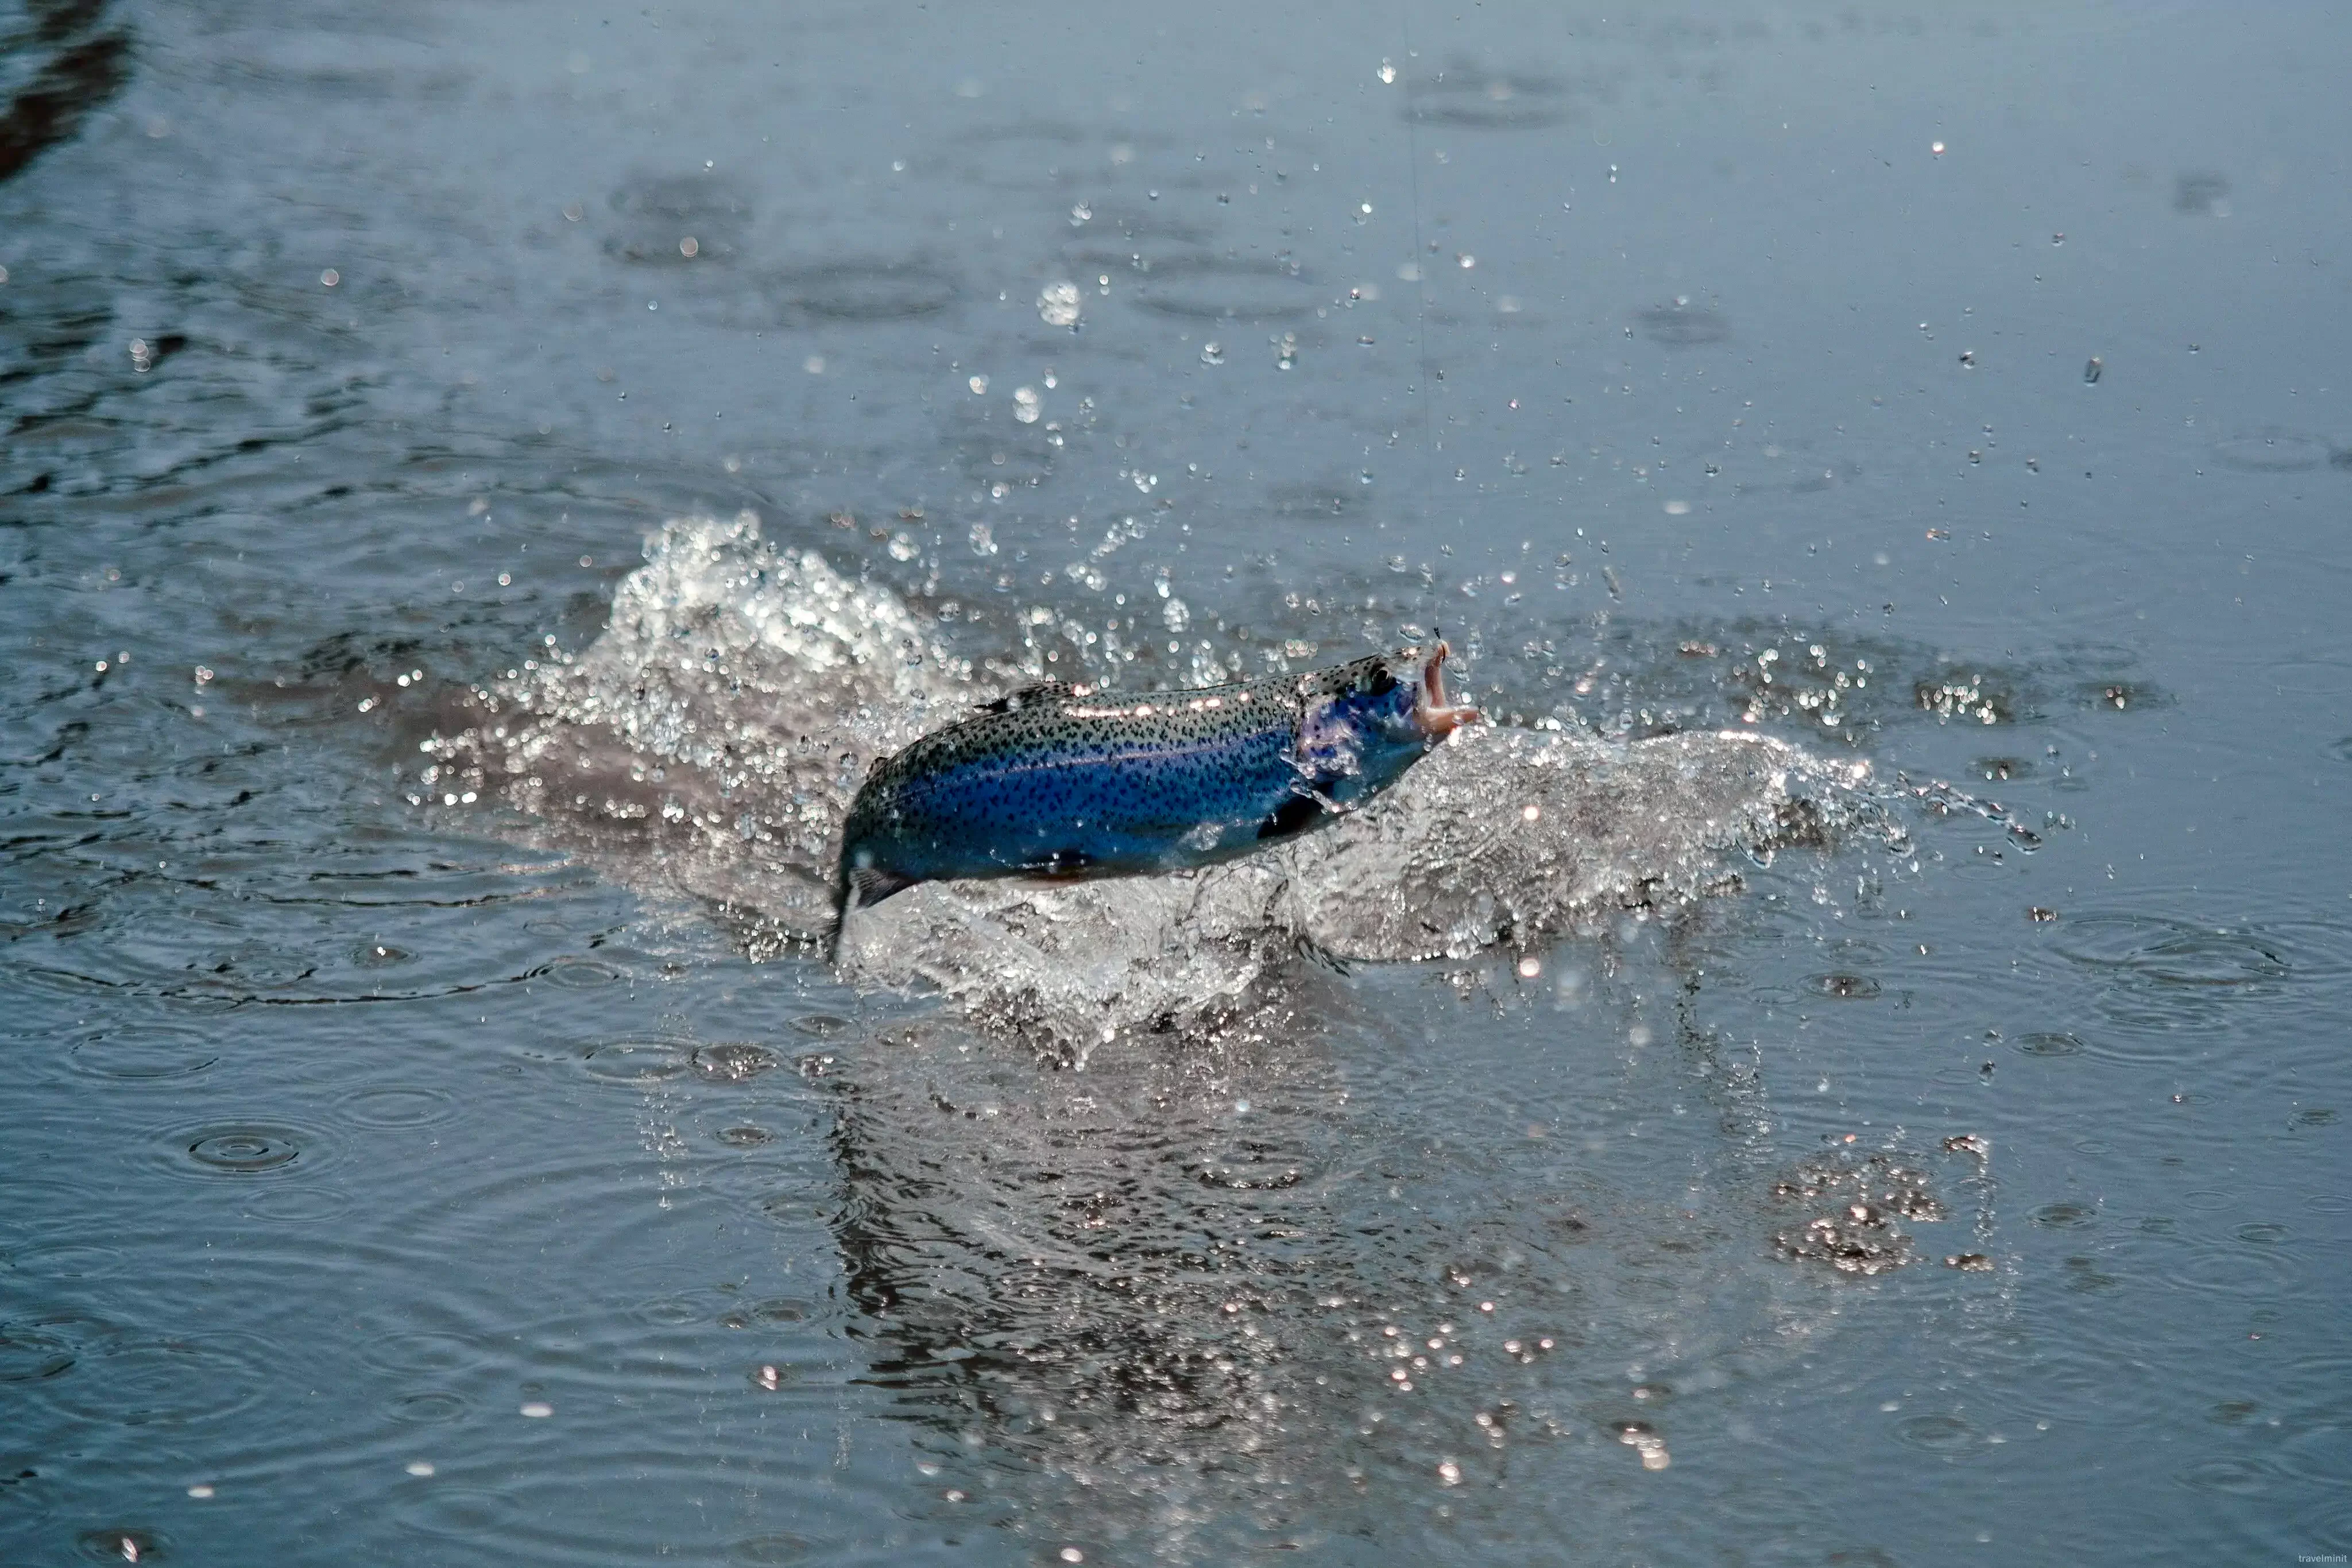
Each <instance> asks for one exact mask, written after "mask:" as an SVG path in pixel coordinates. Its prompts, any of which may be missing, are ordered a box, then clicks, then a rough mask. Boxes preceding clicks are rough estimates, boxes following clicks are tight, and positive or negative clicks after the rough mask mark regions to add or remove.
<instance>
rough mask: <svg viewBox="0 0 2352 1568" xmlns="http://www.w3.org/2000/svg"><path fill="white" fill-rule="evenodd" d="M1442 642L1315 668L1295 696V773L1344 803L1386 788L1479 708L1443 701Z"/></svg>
mask: <svg viewBox="0 0 2352 1568" xmlns="http://www.w3.org/2000/svg"><path fill="white" fill-rule="evenodd" d="M1445 655H1446V647H1445V644H1444V643H1435V644H1433V646H1431V647H1430V648H1428V649H1426V650H1424V649H1421V648H1406V649H1402V650H1401V651H1399V652H1397V653H1384V654H1377V655H1375V656H1373V657H1371V658H1369V659H1359V660H1357V661H1356V662H1355V663H1354V664H1343V665H1341V666H1339V668H1338V669H1336V670H1328V671H1324V672H1321V673H1320V674H1318V675H1316V676H1314V677H1311V678H1310V685H1308V687H1307V690H1306V691H1305V692H1304V693H1303V694H1302V695H1304V696H1305V697H1306V698H1307V711H1306V714H1305V716H1304V720H1303V722H1302V724H1301V726H1300V729H1299V743H1300V744H1299V762H1300V766H1301V770H1302V771H1304V772H1305V773H1307V775H1308V776H1309V777H1310V778H1311V779H1315V780H1316V789H1317V790H1318V792H1319V793H1323V794H1325V795H1326V796H1328V798H1330V799H1332V800H1339V801H1346V800H1354V799H1359V798H1361V797H1364V796H1368V795H1370V794H1371V793H1373V792H1375V791H1377V790H1380V789H1386V788H1387V787H1388V786H1389V785H1390V784H1391V783H1393V782H1394V781H1395V780H1396V779H1397V778H1398V777H1399V776H1401V775H1402V773H1403V772H1404V770H1405V769H1406V768H1409V767H1411V766H1412V763H1413V762H1414V761H1416V760H1417V759H1419V758H1421V756H1422V755H1423V753H1425V752H1426V751H1428V750H1429V748H1430V747H1433V746H1435V745H1436V744H1437V743H1438V742H1440V741H1442V740H1444V738H1445V737H1447V736H1449V735H1451V734H1453V733H1454V731H1455V730H1456V729H1459V728H1460V727H1462V726H1464V725H1465V724H1472V723H1475V722H1476V721H1477V718H1478V710H1477V709H1476V708H1475V707H1469V706H1463V705H1459V704H1456V703H1454V702H1451V701H1449V700H1447V697H1446V694H1445V681H1444V674H1443V672H1442V669H1441V666H1442V665H1443V664H1444V661H1445Z"/></svg>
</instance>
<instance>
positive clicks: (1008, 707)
mask: <svg viewBox="0 0 2352 1568" xmlns="http://www.w3.org/2000/svg"><path fill="white" fill-rule="evenodd" d="M1078 695H1083V694H1082V693H1081V692H1080V690H1079V688H1077V687H1076V686H1074V685H1070V683H1069V682H1067V681H1039V682H1038V683H1037V684H1036V685H1034V686H1023V687H1022V688H1021V689H1020V690H1019V691H1016V692H1007V693H1005V694H1004V695H1003V696H1001V697H999V698H997V699H996V700H995V701H994V702H992V703H982V704H981V705H980V711H981V712H982V713H1019V712H1020V711H1021V710H1022V709H1023V708H1024V707H1035V706H1038V705H1039V704H1041V703H1057V702H1066V701H1067V700H1069V699H1070V698H1071V697H1075V696H1078Z"/></svg>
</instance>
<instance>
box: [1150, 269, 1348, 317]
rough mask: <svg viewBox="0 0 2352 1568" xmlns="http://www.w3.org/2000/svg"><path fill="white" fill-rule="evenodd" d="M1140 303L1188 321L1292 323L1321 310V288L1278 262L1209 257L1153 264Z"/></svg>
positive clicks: (1158, 313) (1153, 310) (1165, 314)
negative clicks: (1317, 293) (1317, 305)
mask: <svg viewBox="0 0 2352 1568" xmlns="http://www.w3.org/2000/svg"><path fill="white" fill-rule="evenodd" d="M1135 301H1136V303H1137V304H1139V305H1140V306H1142V307H1143V308H1145V309H1146V310H1150V311H1152V312H1153V313H1155V314H1157V315H1161V316H1174V317H1177V318H1179V319H1182V320H1188V321H1286V320H1293V319H1297V318H1300V317H1303V316H1306V315H1308V314H1310V313H1311V312H1312V311H1313V310H1314V308H1315V303H1316V299H1315V287H1314V285H1313V284H1311V283H1309V282H1308V281H1307V279H1306V278H1305V277H1301V276H1300V275H1299V273H1298V272H1297V270H1296V269H1294V268H1292V267H1286V266H1285V265H1283V264H1282V263H1281V262H1278V261H1250V260H1245V259H1243V258H1241V257H1237V256H1203V257H1199V258H1189V259H1179V260H1173V261H1162V262H1157V263H1155V264H1153V266H1152V268H1151V270H1150V272H1149V273H1147V274H1145V275H1144V277H1143V278H1142V280H1141V281H1140V282H1139V284H1138V285H1137V287H1136V289H1135Z"/></svg>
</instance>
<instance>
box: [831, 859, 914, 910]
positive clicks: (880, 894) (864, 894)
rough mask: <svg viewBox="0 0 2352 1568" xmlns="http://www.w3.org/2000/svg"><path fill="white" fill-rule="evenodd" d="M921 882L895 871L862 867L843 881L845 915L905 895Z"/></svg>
mask: <svg viewBox="0 0 2352 1568" xmlns="http://www.w3.org/2000/svg"><path fill="white" fill-rule="evenodd" d="M921 880H922V879H921V878H920V877H912V876H901V875H899V874H898V873H897V872H894V871H879V870H877V869H876V868H874V867H872V866H860V867H858V868H857V869H856V870H855V871H853V872H851V873H849V874H848V875H847V876H846V877H845V878H844V879H843V880H842V890H841V891H842V902H843V906H844V907H843V913H844V914H846V913H848V911H849V910H852V909H865V908H866V907H868V906H869V905H872V904H879V903H881V902H882V901H883V900H884V899H886V898H887V897H889V896H890V895H891V894H894V893H903V892H905V891H906V890H907V889H908V888H910V887H912V886H914V885H915V883H918V882H919V881H921Z"/></svg>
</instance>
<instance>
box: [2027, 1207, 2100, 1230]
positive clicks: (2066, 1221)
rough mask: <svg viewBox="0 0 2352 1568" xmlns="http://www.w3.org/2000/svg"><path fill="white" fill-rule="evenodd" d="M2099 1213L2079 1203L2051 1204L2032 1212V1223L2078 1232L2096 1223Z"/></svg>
mask: <svg viewBox="0 0 2352 1568" xmlns="http://www.w3.org/2000/svg"><path fill="white" fill-rule="evenodd" d="M2098 1218H2099V1211H2098V1210H2097V1209H2095V1208H2091V1207H2085V1206H2084V1205H2083V1204H2079V1203H2053V1204H2047V1205H2044V1206H2043V1207H2041V1208H2037V1209H2035V1210H2034V1211H2033V1223H2034V1224H2036V1225H2046V1226H2050V1227H2052V1228H2056V1229H2060V1230H2080V1229H2082V1228H2084V1227H2085V1226H2088V1225H2094V1224H2096V1223H2097V1222H2098Z"/></svg>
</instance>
